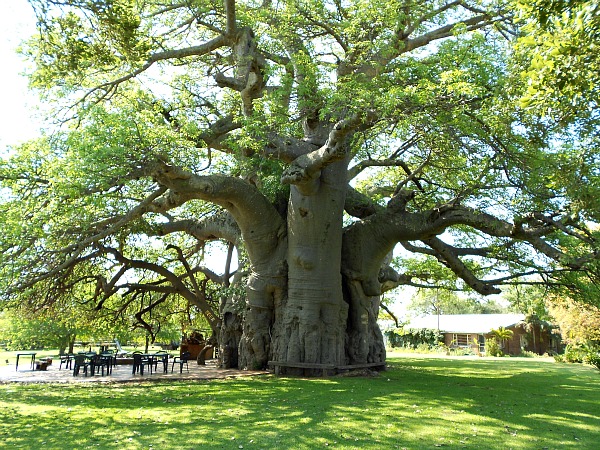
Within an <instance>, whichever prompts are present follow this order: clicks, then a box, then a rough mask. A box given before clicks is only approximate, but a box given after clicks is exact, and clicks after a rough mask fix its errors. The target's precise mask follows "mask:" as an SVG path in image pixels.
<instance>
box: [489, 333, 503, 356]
mask: <svg viewBox="0 0 600 450" xmlns="http://www.w3.org/2000/svg"><path fill="white" fill-rule="evenodd" d="M485 354H486V355H487V356H503V355H504V353H503V352H502V349H501V348H500V342H498V339H497V338H495V337H492V338H489V339H486V340H485Z"/></svg>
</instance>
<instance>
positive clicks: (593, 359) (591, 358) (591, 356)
mask: <svg viewBox="0 0 600 450" xmlns="http://www.w3.org/2000/svg"><path fill="white" fill-rule="evenodd" d="M585 359H586V361H585V362H586V363H587V364H590V365H592V366H594V367H595V368H596V369H598V370H600V353H598V352H596V353H588V355H587V356H586V358H585Z"/></svg>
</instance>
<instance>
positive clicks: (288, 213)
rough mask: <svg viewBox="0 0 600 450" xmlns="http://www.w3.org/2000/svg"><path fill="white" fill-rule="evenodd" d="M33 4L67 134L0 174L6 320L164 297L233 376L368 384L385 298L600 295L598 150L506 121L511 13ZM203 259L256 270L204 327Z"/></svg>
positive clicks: (23, 152) (487, 5)
mask: <svg viewBox="0 0 600 450" xmlns="http://www.w3.org/2000/svg"><path fill="white" fill-rule="evenodd" d="M31 4H32V5H33V6H34V8H35V11H36V13H37V15H38V23H39V31H38V33H37V34H36V36H34V37H33V38H32V39H31V40H30V41H29V42H28V43H27V44H26V45H25V46H24V53H25V54H26V55H28V56H29V57H30V58H31V60H32V62H33V63H34V67H35V70H34V71H32V73H31V83H32V86H33V87H34V88H36V89H39V90H40V91H41V92H42V94H43V96H44V97H45V98H46V99H48V100H51V101H52V104H53V105H54V106H56V108H57V110H56V111H55V113H54V115H53V117H55V118H57V119H59V120H61V121H62V125H63V126H62V127H61V128H60V129H59V130H57V131H56V132H54V133H52V134H49V135H47V136H45V137H43V138H42V139H40V140H37V141H34V142H30V143H27V144H25V145H23V146H22V147H20V148H18V149H13V152H12V156H11V158H10V159H8V160H6V161H3V163H2V166H1V168H0V180H2V193H3V199H2V204H1V207H0V214H1V215H2V217H1V219H2V220H0V224H2V225H1V227H2V230H1V231H2V233H0V236H1V237H0V250H2V256H1V257H0V258H1V259H0V263H1V264H0V280H1V282H2V283H3V289H2V292H3V294H4V298H5V299H6V300H7V301H14V302H18V301H20V300H22V299H23V297H22V295H23V292H25V291H26V290H27V289H29V288H30V287H31V286H35V285H38V284H40V283H41V284H42V285H43V286H45V289H46V291H47V292H48V295H46V296H45V298H47V299H50V300H52V299H55V298H59V297H60V296H61V295H63V293H64V292H65V290H68V289H69V288H70V287H71V286H73V285H77V284H84V285H86V286H87V287H88V289H89V291H90V293H91V294H90V299H91V300H93V301H94V302H95V303H96V307H97V308H99V309H102V308H103V307H104V303H105V302H106V299H107V298H109V297H114V298H118V297H117V296H118V295H120V298H121V299H123V301H128V299H130V298H134V297H136V295H137V297H136V298H142V297H144V296H146V298H147V299H148V303H146V305H147V306H146V309H148V308H150V309H153V308H154V307H157V308H158V307H159V305H163V304H164V302H166V301H167V300H166V299H167V298H169V297H173V296H179V297H183V298H184V299H185V300H186V301H187V302H190V303H191V304H194V305H196V306H197V307H198V308H200V310H201V311H202V312H203V314H204V315H205V317H206V318H207V320H208V322H209V323H210V324H211V327H212V328H213V330H214V331H215V335H217V332H218V336H219V339H220V341H221V343H223V342H233V343H234V344H235V345H236V348H238V349H239V364H240V366H242V367H264V366H265V365H266V363H267V361H268V360H269V359H274V360H277V361H283V362H288V363H294V362H304V363H329V364H336V365H340V364H345V363H351V364H364V363H375V364H383V362H384V361H385V349H384V344H383V339H382V336H381V332H380V331H379V328H378V327H377V324H376V319H377V316H378V309H379V299H380V295H381V294H382V293H383V292H384V291H385V290H388V289H392V288H393V287H396V286H399V285H412V286H416V287H435V286H437V285H436V284H432V283H431V282H430V281H431V280H434V283H435V280H439V279H440V278H439V277H436V276H432V271H443V272H444V273H445V274H446V275H445V277H444V279H448V280H450V279H451V280H452V283H453V288H454V289H459V290H469V289H471V290H474V291H475V292H477V293H479V294H481V295H489V294H497V293H499V292H500V287H502V286H506V285H510V284H512V283H514V282H515V280H517V281H518V280H519V279H520V278H521V277H523V276H524V275H532V274H536V275H537V276H539V277H541V278H542V279H543V280H544V281H545V282H546V283H549V284H555V285H568V286H569V288H570V289H572V290H576V289H577V287H578V282H579V281H581V278H578V277H584V276H588V277H596V276H597V273H598V266H597V265H598V254H600V253H599V252H598V240H597V231H593V230H590V229H589V225H590V224H593V223H594V222H597V219H598V217H597V211H598V208H596V206H598V205H597V200H595V199H597V198H600V197H599V196H595V197H594V196H593V194H594V193H595V192H596V190H597V186H596V184H595V181H594V180H593V179H592V177H591V176H590V175H591V174H594V173H597V171H598V158H597V146H594V145H591V144H593V142H591V144H590V140H591V134H590V133H589V132H587V131H586V130H584V129H578V128H576V127H570V125H575V124H576V123H577V120H578V117H576V116H568V117H567V119H566V120H563V121H557V122H556V125H555V126H553V127H547V126H546V125H547V122H548V119H546V118H545V117H541V116H540V114H539V112H538V111H537V110H535V109H532V110H531V111H528V110H523V108H522V106H521V105H520V100H521V99H522V95H523V94H524V93H525V90H526V86H527V83H526V82H527V80H522V79H520V78H519V76H517V75H516V74H518V73H521V72H523V69H524V63H523V61H526V57H525V56H526V55H522V54H520V55H516V56H519V58H515V59H511V58H512V57H513V56H515V54H514V52H513V47H512V45H513V44H514V43H515V38H514V37H515V36H516V35H518V32H519V30H518V26H517V25H516V24H515V23H514V22H513V16H512V14H511V11H513V9H512V7H513V6H514V5H512V4H502V3H498V2H495V1H486V0H481V1H480V0H466V1H463V0H461V1H451V2H446V1H437V0H436V1H431V2H421V3H418V4H416V3H414V2H405V1H402V0H394V1H391V2H383V3H382V2H379V1H368V0H367V1H363V0H361V1H350V2H338V1H328V0H309V1H302V2H300V1H295V0H284V1H281V2H270V1H266V2H254V1H251V0H249V1H239V2H235V1H234V0H225V1H224V2H223V4H221V3H218V2H217V3H215V2H208V1H197V2H191V3H190V2H182V3H168V4H165V3H164V2H162V1H161V2H159V1H147V2H143V3H139V2H134V1H132V0H101V1H87V0H83V1H80V0H77V1H75V0H65V1H60V2H58V1H53V0H31ZM531 51H534V50H531V49H527V48H524V50H523V52H525V53H526V52H531ZM509 61H510V62H511V65H509V64H507V62H509ZM579 138H582V139H584V140H585V145H586V147H585V148H584V147H583V144H582V143H584V141H583V140H582V141H580V140H579ZM575 141H576V143H574V142H575ZM588 144H589V145H588ZM576 185H577V187H578V188H577V189H575V187H576ZM582 186H584V187H583V188H582ZM212 239H223V240H225V241H226V242H228V243H229V244H230V246H231V247H230V248H235V249H236V250H237V251H238V253H239V254H240V255H242V257H241V258H239V259H240V260H241V261H243V262H244V261H245V262H247V263H246V264H244V263H242V267H241V270H240V273H239V274H237V275H234V276H231V275H232V274H231V273H230V272H229V270H226V271H225V273H224V274H223V276H221V277H218V276H215V277H214V278H215V279H216V278H218V279H219V281H218V283H220V285H222V286H225V287H227V288H228V289H229V288H235V286H236V285H239V284H242V283H243V285H244V286H245V293H244V297H243V298H241V297H239V296H237V295H235V296H231V297H230V298H228V299H225V300H224V301H221V302H220V303H219V305H218V310H216V309H215V306H214V302H213V303H211V301H210V299H209V298H208V296H207V295H206V292H207V291H206V290H205V287H204V285H203V280H204V279H205V278H203V277H206V278H207V279H211V280H212V279H213V277H212V275H211V274H209V273H208V271H206V270H204V267H203V254H202V249H203V248H204V244H203V243H204V242H206V241H207V240H212ZM398 244H399V246H401V247H402V249H403V253H404V252H406V253H408V254H413V255H415V256H414V257H413V258H408V257H406V258H405V257H404V255H403V257H402V261H397V262H396V264H395V269H394V268H392V267H391V266H390V262H391V254H392V250H393V249H394V247H396V246H397V245H398ZM200 274H202V276H201V275H200ZM573 274H575V275H573ZM207 283H208V282H207ZM437 287H439V286H437ZM134 292H135V293H136V294H135V295H134ZM130 293H131V294H130ZM165 296H166V297H165ZM163 297H164V298H165V300H164V301H162V299H163ZM240 300H241V301H242V302H243V303H242V305H243V306H242V307H241V308H240ZM146 312H148V311H146ZM148 314H149V312H148ZM142 318H143V317H142ZM144 320H145V319H144ZM146 322H147V321H146ZM147 323H148V322H147Z"/></svg>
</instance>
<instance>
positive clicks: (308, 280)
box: [273, 162, 348, 365]
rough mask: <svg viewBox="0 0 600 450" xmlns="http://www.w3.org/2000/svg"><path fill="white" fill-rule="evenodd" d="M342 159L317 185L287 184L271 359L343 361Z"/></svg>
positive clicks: (346, 307) (332, 166)
mask: <svg viewBox="0 0 600 450" xmlns="http://www.w3.org/2000/svg"><path fill="white" fill-rule="evenodd" d="M345 171H346V163H345V162H338V163H335V164H333V165H330V166H329V167H327V168H325V169H323V170H322V173H321V176H320V180H319V184H318V188H317V189H316V190H314V191H313V190H305V189H301V188H297V187H296V186H292V187H291V194H290V202H289V208H288V258H287V260H288V295H287V298H286V299H285V301H284V302H283V303H282V304H281V306H280V308H279V310H278V311H277V313H276V315H277V320H276V323H275V330H274V335H273V341H274V348H273V359H275V360H277V361H285V362H306V363H329V364H338V365H339V364H342V363H343V362H344V361H345V352H344V344H345V328H346V318H347V311H348V305H347V304H346V302H345V301H344V296H343V292H342V280H341V272H340V269H341V268H340V261H341V246H342V214H343V208H344V200H345V192H346V187H345V182H342V183H340V180H342V181H344V180H345Z"/></svg>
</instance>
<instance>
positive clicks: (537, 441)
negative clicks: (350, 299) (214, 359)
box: [0, 355, 600, 450]
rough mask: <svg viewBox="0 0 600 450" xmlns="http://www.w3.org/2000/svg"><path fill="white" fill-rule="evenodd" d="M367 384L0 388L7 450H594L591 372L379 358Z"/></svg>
mask: <svg viewBox="0 0 600 450" xmlns="http://www.w3.org/2000/svg"><path fill="white" fill-rule="evenodd" d="M388 363H389V367H390V369H389V370H388V371H386V372H383V373H382V374H380V375H379V376H378V377H373V378H364V377H363V378H358V377H354V378H351V377H334V378H327V379H310V378H308V379H307V378H276V377H273V376H259V377H252V378H251V377H248V378H242V379H229V380H212V381H205V382H168V383H167V382H146V383H136V384H112V385H101V384H93V383H85V384H77V385H68V386H65V385H49V384H29V385H26V384H17V383H12V384H3V385H0V448H7V449H16V448H23V449H31V448H39V449H75V448H78V449H81V448H101V449H151V448H153V449H242V448H243V449H284V450H287V449H315V448H337V449H396V448H398V449H403V448H406V449H421V448H439V447H442V448H472V449H569V448H573V449H598V448H600V371H598V370H597V369H594V368H592V367H591V366H584V365H567V364H556V363H553V362H548V361H544V360H538V359H519V358H498V359H467V358H433V357H427V356H413V355H411V356H402V357H390V358H389V360H388Z"/></svg>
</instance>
